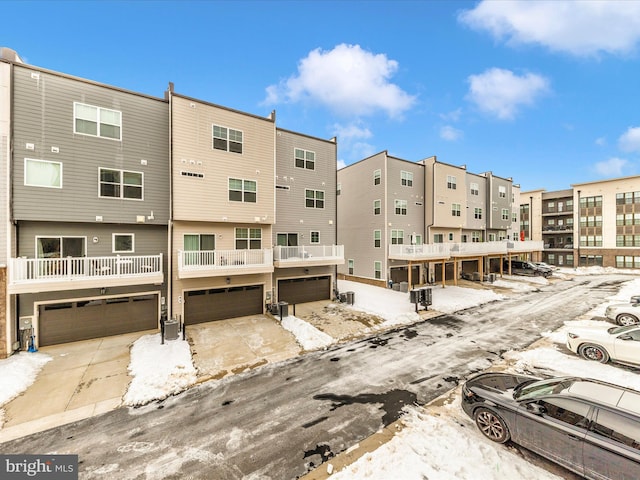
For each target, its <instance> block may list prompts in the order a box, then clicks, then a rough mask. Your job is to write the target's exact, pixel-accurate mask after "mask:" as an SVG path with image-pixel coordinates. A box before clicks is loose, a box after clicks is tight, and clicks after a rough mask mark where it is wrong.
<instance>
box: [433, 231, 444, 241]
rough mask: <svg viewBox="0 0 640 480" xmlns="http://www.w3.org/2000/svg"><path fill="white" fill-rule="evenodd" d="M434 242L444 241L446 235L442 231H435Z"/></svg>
mask: <svg viewBox="0 0 640 480" xmlns="http://www.w3.org/2000/svg"><path fill="white" fill-rule="evenodd" d="M433 243H444V235H443V234H442V233H434V234H433Z"/></svg>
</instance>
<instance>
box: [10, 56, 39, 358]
mask: <svg viewBox="0 0 640 480" xmlns="http://www.w3.org/2000/svg"><path fill="white" fill-rule="evenodd" d="M14 85H15V66H14V64H13V63H10V64H9V132H8V133H9V138H7V145H6V149H7V150H6V153H7V158H6V162H7V179H6V182H7V184H6V192H7V196H8V197H9V201H8V202H7V210H6V215H7V228H8V231H7V252H6V255H7V257H6V258H7V261H8V262H7V263H8V264H7V269H6V274H7V275H6V279H5V298H6V305H5V319H6V320H5V321H6V327H5V335H6V338H7V341H6V349H5V352H6V353H7V354H11V353H13V343H15V342H16V341H17V340H18V338H19V337H18V328H19V325H18V314H17V313H18V300H17V296H16V295H9V294H8V289H7V287H6V285H8V284H9V276H10V274H11V273H12V272H10V271H9V269H10V268H11V265H10V264H11V262H10V260H11V258H12V255H11V254H12V243H13V242H14V241H15V243H16V245H17V243H18V242H17V239H18V225H17V223H16V222H15V221H14V218H13V168H12V167H13V128H14V119H13V115H14V111H15V106H14V94H13V91H14ZM14 226H15V228H14ZM17 253H18V247H17V246H16V257H17V256H18V255H17ZM12 297H13V298H12ZM12 305H15V306H16V308H15V310H16V315H15V316H14V315H12V311H11V306H12ZM34 313H35V312H34ZM12 317H13V318H12ZM12 323H13V325H14V328H13V329H11V328H10V325H11V324H12ZM12 330H13V334H14V335H13V337H12V336H11V333H12Z"/></svg>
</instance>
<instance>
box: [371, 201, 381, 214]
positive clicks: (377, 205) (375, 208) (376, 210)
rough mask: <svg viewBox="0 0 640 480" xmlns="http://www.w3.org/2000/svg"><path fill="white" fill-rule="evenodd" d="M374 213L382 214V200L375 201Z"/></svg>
mask: <svg viewBox="0 0 640 480" xmlns="http://www.w3.org/2000/svg"><path fill="white" fill-rule="evenodd" d="M373 214H374V215H380V200H374V201H373Z"/></svg>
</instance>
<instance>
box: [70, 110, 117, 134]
mask: <svg viewBox="0 0 640 480" xmlns="http://www.w3.org/2000/svg"><path fill="white" fill-rule="evenodd" d="M73 133H80V134H82V135H92V136H94V137H102V138H111V139H113V140H122V136H121V135H122V112H119V111H118V110H110V109H108V108H100V107H94V106H93V105H86V104H84V103H77V102H76V103H74V104H73Z"/></svg>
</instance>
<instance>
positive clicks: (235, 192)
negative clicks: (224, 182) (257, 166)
mask: <svg viewBox="0 0 640 480" xmlns="http://www.w3.org/2000/svg"><path fill="white" fill-rule="evenodd" d="M257 190H258V185H257V184H256V182H255V180H243V179H242V178H230V179H229V200H230V201H232V202H245V203H256V197H257Z"/></svg>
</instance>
